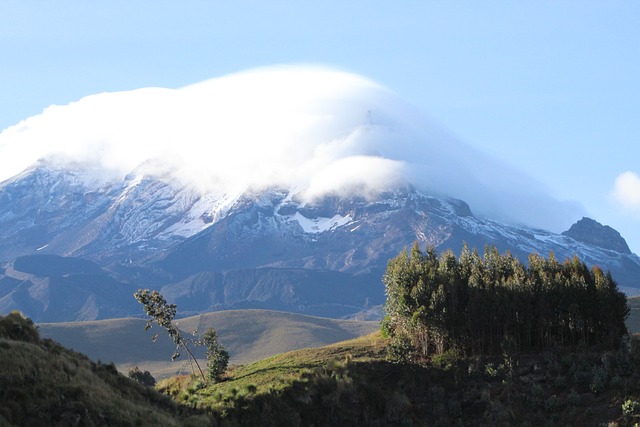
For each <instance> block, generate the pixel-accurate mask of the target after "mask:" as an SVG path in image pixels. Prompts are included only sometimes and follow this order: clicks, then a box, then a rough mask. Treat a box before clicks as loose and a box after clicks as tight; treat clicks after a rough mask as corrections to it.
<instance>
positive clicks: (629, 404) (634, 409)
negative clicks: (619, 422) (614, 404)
mask: <svg viewBox="0 0 640 427" xmlns="http://www.w3.org/2000/svg"><path fill="white" fill-rule="evenodd" d="M638 412H640V402H638V401H635V400H631V399H628V400H625V401H624V403H623V404H622V416H623V417H624V419H625V420H627V421H629V419H630V418H631V417H633V416H634V415H637V414H638Z"/></svg>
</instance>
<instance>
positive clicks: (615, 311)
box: [383, 244, 629, 359]
mask: <svg viewBox="0 0 640 427" xmlns="http://www.w3.org/2000/svg"><path fill="white" fill-rule="evenodd" d="M384 283H385V286H386V291H387V303H386V313H387V316H386V317H385V319H384V321H383V330H384V331H385V332H386V333H388V334H389V336H390V337H391V338H392V339H393V349H394V351H395V353H396V355H397V356H398V357H401V358H407V357H410V358H414V359H415V358H420V357H427V356H429V355H430V354H433V353H435V354H441V353H443V352H444V351H446V350H450V349H452V350H456V351H459V352H462V353H464V354H470V355H479V354H499V353H500V352H501V351H504V349H505V346H506V347H513V349H517V350H519V351H543V350H545V349H547V348H552V347H555V346H561V347H562V346H575V345H577V344H579V343H583V344H584V345H586V346H589V347H594V346H597V347H600V348H606V349H616V348H617V347H618V346H619V345H620V342H621V339H622V337H623V336H625V335H626V334H627V329H626V326H625V319H626V317H627V315H628V314H629V309H628V307H627V300H626V297H625V296H624V294H623V293H622V292H620V291H619V290H618V287H617V284H616V282H615V281H614V280H613V278H612V277H611V275H610V274H609V273H607V274H605V273H604V272H603V271H602V270H601V269H600V268H598V267H594V268H592V269H591V270H590V269H588V268H587V266H586V265H585V264H584V263H582V262H580V261H579V260H578V258H577V257H574V258H573V259H572V260H569V259H567V260H565V262H564V263H559V262H558V261H557V260H556V259H555V258H554V257H553V254H550V255H549V258H548V259H545V258H543V257H540V256H538V255H531V256H530V257H529V263H528V265H524V264H522V263H521V262H520V261H519V260H518V259H517V258H515V257H514V256H512V255H510V254H505V255H500V254H499V253H498V250H497V249H496V248H495V247H493V248H490V249H489V248H487V249H485V253H484V257H482V258H481V257H480V256H479V255H478V253H477V252H476V251H474V252H471V251H469V249H468V248H467V247H466V246H465V248H464V249H463V250H462V253H461V254H460V258H459V259H458V258H456V256H455V255H454V254H453V253H452V252H451V251H447V252H445V253H444V254H443V255H441V256H438V254H437V253H436V251H435V249H434V248H432V247H431V248H428V249H427V251H426V252H425V253H423V252H422V251H420V249H419V248H418V246H417V244H416V245H414V247H413V249H412V250H411V252H410V253H408V252H407V251H406V250H405V251H403V252H402V253H400V255H398V256H397V257H396V258H394V259H392V260H391V261H390V262H389V266H388V268H387V272H386V274H385V276H384Z"/></svg>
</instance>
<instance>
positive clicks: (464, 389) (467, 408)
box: [158, 333, 640, 426]
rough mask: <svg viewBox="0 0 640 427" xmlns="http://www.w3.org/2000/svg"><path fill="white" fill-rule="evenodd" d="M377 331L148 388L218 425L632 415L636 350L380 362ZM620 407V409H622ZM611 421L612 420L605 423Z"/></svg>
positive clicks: (629, 420)
mask: <svg viewBox="0 0 640 427" xmlns="http://www.w3.org/2000/svg"><path fill="white" fill-rule="evenodd" d="M387 344H388V340H387V339H385V338H383V337H382V336H381V335H380V334H379V333H378V334H374V335H371V336H367V337H363V338H359V339H356V340H352V341H347V342H343V343H338V344H334V345H331V346H327V347H322V348H317V349H304V350H297V351H293V352H289V353H286V354H282V355H278V356H274V357H271V358H268V359H265V360H262V361H260V362H256V363H253V364H249V365H246V366H242V367H238V368H236V369H234V370H232V371H230V372H229V373H228V378H227V379H226V381H223V382H221V383H218V384H206V383H203V382H202V381H200V380H199V379H198V378H197V377H195V376H181V377H174V378H171V379H167V380H164V381H161V382H160V383H159V384H158V389H159V390H160V391H162V392H163V393H166V394H168V395H170V396H172V397H173V398H174V399H175V400H176V401H178V402H181V403H183V404H185V405H187V406H191V407H197V408H207V410H210V411H212V414H213V415H214V416H215V418H216V420H217V422H218V423H219V424H221V425H229V426H234V425H238V426H243V425H266V426H269V425H273V426H275V425H278V426H304V425H316V426H333V425H362V426H386V425H404V426H412V425H415V426H456V425H457V426H538V425H540V426H546V425H562V426H565V425H569V426H600V425H607V424H608V423H610V422H611V423H612V424H610V425H620V426H623V425H634V423H635V422H638V421H640V418H638V415H639V414H640V411H639V410H640V352H639V351H638V348H637V344H635V343H632V342H625V345H623V346H621V347H620V349H619V350H618V351H615V352H614V351H605V352H603V351H594V350H592V349H591V350H590V349H588V348H586V347H574V348H555V349H549V350H546V351H544V352H540V353H514V354H504V355H494V356H477V357H463V356H460V355H459V354H456V353H453V352H447V353H445V354H442V355H438V356H434V357H433V358H432V359H430V360H429V362H428V363H423V364H415V363H396V362H392V361H390V360H388V358H387V354H386V345H387ZM623 408H625V409H624V410H623ZM614 423H615V424H614Z"/></svg>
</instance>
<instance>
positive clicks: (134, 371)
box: [127, 366, 156, 387]
mask: <svg viewBox="0 0 640 427" xmlns="http://www.w3.org/2000/svg"><path fill="white" fill-rule="evenodd" d="M127 376H128V377H129V378H131V379H132V380H135V381H137V382H139V383H140V384H142V385H144V386H147V387H153V386H155V385H156V379H155V378H153V375H151V372H149V371H144V372H142V371H141V370H140V368H138V367H137V366H136V367H135V368H131V369H129V372H127Z"/></svg>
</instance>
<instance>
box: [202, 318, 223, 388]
mask: <svg viewBox="0 0 640 427" xmlns="http://www.w3.org/2000/svg"><path fill="white" fill-rule="evenodd" d="M202 341H203V343H204V345H205V346H206V347H207V370H208V374H209V379H211V380H213V381H219V380H220V379H221V378H222V375H223V374H224V373H225V372H226V371H227V365H228V364H229V353H228V352H227V350H225V348H224V347H223V346H222V344H220V343H219V342H218V333H217V332H216V330H215V329H213V328H210V329H208V330H207V332H205V334H204V338H203V339H202Z"/></svg>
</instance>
